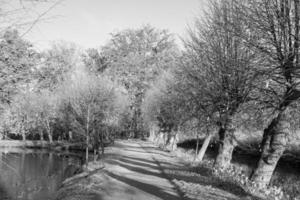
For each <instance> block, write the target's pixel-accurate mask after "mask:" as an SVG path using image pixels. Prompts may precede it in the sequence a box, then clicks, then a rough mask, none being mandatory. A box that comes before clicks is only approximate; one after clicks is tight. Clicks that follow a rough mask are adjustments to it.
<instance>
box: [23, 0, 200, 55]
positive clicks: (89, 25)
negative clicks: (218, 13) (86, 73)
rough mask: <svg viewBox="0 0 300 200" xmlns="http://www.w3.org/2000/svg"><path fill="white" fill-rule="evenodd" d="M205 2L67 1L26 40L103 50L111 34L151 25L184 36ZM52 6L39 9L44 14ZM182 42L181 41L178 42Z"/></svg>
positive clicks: (141, 0) (164, 0)
mask: <svg viewBox="0 0 300 200" xmlns="http://www.w3.org/2000/svg"><path fill="white" fill-rule="evenodd" d="M203 1H204V0H64V1H63V2H62V3H61V4H59V5H58V6H57V7H55V9H53V10H51V11H50V12H49V13H48V14H47V17H50V18H51V19H49V20H44V21H41V22H39V23H38V24H37V25H36V26H35V27H34V28H33V29H32V30H31V31H30V32H29V33H28V34H27V35H26V36H25V38H26V39H28V40H30V41H31V42H33V43H34V45H36V46H38V47H39V48H40V49H43V48H46V47H48V46H49V43H50V42H51V41H54V40H66V41H71V42H75V43H77V44H79V45H80V46H82V47H84V48H89V47H99V46H101V45H104V44H105V42H107V41H108V40H109V38H110V35H109V33H111V32H113V31H117V30H122V29H124V28H137V27H140V26H141V25H144V24H151V25H152V26H154V27H157V28H164V29H168V30H169V31H170V32H171V33H174V34H176V36H177V37H178V36H183V35H184V33H185V30H186V27H187V25H188V24H191V23H192V22H193V18H194V17H195V16H197V15H199V12H200V10H201V6H202V4H203ZM47 6H48V7H49V4H48V5H46V4H45V3H44V4H42V5H41V6H39V8H38V11H39V12H43V10H45V9H47ZM178 41H179V40H178Z"/></svg>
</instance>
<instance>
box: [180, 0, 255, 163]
mask: <svg viewBox="0 0 300 200" xmlns="http://www.w3.org/2000/svg"><path fill="white" fill-rule="evenodd" d="M230 24H234V25H235V30H238V31H240V32H244V31H245V27H244V24H243V23H241V21H240V15H239V13H238V12H236V8H235V7H234V6H233V3H232V1H230V0H229V1H218V2H212V3H211V4H210V12H208V13H207V14H206V16H205V20H204V21H203V20H200V19H198V20H196V23H195V30H192V29H191V30H190V31H189V39H188V40H187V41H186V42H185V44H186V45H185V46H186V49H187V51H186V52H187V53H186V54H187V56H188V62H187V63H186V65H184V66H185V67H184V68H183V69H184V70H183V71H184V73H185V76H186V77H187V78H186V79H185V80H188V81H189V82H190V84H189V85H190V88H191V89H190V90H195V91H198V92H195V91H191V94H193V93H195V94H197V93H198V94H200V95H199V96H198V97H201V98H202V100H201V101H200V102H202V103H200V104H199V106H198V107H199V108H206V109H204V110H203V109H202V111H204V113H214V117H212V116H207V117H209V118H210V119H211V120H212V122H213V124H215V125H217V126H218V127H219V131H218V136H219V150H218V151H219V152H218V156H217V158H216V161H215V165H216V166H217V167H220V168H226V167H227V166H228V165H229V164H230V161H231V156H232V152H233V149H234V147H235V145H236V141H235V138H234V137H235V136H234V134H235V130H236V128H237V126H236V123H235V121H234V116H235V115H236V114H237V113H238V112H240V108H241V106H242V105H243V104H244V103H246V102H248V101H251V98H250V97H251V95H252V93H253V91H254V90H255V85H256V84H259V82H258V81H259V80H258V79H257V77H258V76H257V73H256V70H255V69H256V67H257V65H258V64H259V61H260V60H259V59H258V56H257V53H256V51H253V50H252V49H250V48H248V46H246V45H245V44H244V42H243V40H242V39H241V38H239V37H237V36H236V35H235V34H234V33H233V31H232V30H233V29H232V27H231V26H229V25H230ZM194 96H195V95H194ZM198 99H199V98H198ZM207 108H208V110H207ZM196 110H199V109H196ZM200 110H201V109H200ZM205 110H206V111H205ZM207 117H205V118H207ZM205 118H204V119H205Z"/></svg>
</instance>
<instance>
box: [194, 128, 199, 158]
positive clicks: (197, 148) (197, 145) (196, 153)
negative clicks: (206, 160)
mask: <svg viewBox="0 0 300 200" xmlns="http://www.w3.org/2000/svg"><path fill="white" fill-rule="evenodd" d="M196 140H197V143H196V150H195V151H196V152H195V158H194V161H196V160H197V157H198V150H199V134H198V133H197V139H196Z"/></svg>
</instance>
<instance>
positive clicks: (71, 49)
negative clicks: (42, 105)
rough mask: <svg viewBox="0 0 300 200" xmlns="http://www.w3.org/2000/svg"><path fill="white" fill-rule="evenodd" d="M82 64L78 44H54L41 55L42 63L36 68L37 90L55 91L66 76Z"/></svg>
mask: <svg viewBox="0 0 300 200" xmlns="http://www.w3.org/2000/svg"><path fill="white" fill-rule="evenodd" d="M81 62H82V61H81V50H80V48H79V47H78V46H76V44H74V43H69V42H64V41H57V42H54V43H53V44H52V47H51V48H50V49H48V50H45V51H44V52H42V53H41V55H40V63H39V64H38V65H36V67H35V71H34V72H35V73H34V74H35V78H36V79H37V88H38V89H41V90H42V89H50V90H55V88H56V87H57V86H58V84H59V83H61V82H62V81H63V78H64V77H65V75H66V74H67V73H68V72H69V71H71V70H72V69H73V68H74V66H77V65H78V64H79V63H81Z"/></svg>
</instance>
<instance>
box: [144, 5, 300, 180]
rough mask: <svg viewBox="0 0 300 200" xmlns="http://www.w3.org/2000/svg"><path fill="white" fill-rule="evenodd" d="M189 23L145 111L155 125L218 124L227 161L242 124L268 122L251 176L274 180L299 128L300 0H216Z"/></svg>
mask: <svg viewBox="0 0 300 200" xmlns="http://www.w3.org/2000/svg"><path fill="white" fill-rule="evenodd" d="M208 7H209V8H208V9H207V10H206V12H205V14H204V16H202V17H201V18H198V19H197V20H196V21H195V24H194V26H193V28H190V29H188V34H189V37H188V38H187V39H186V40H185V41H184V44H185V50H184V51H183V53H182V55H180V59H179V60H177V63H176V67H175V68H172V69H171V70H169V71H168V72H167V73H166V74H164V75H162V76H160V77H159V79H162V80H159V81H156V83H155V84H153V86H152V88H151V89H150V90H149V91H148V92H147V94H146V96H147V98H146V101H145V102H144V104H143V111H144V112H143V113H144V116H145V119H146V122H147V124H148V127H149V130H150V133H151V134H153V135H154V136H155V135H156V136H158V137H159V134H160V133H161V132H163V133H166V134H168V133H169V134H170V133H171V132H172V131H173V132H174V131H175V132H176V129H178V128H180V127H183V126H190V128H192V127H193V126H194V127H201V128H200V129H199V128H198V130H202V131H203V132H205V134H206V139H205V142H204V145H202V149H201V151H200V153H199V159H200V160H201V159H202V158H203V154H204V152H205V150H206V148H207V146H208V144H209V140H210V138H211V135H212V134H213V133H214V132H217V135H218V138H219V150H218V155H217V157H216V160H215V166H216V167H218V168H227V167H228V166H229V164H230V161H231V157H232V153H233V150H234V148H235V146H236V145H237V142H238V141H237V139H236V137H237V134H238V133H240V132H237V130H246V129H248V130H251V131H253V132H254V131H256V130H262V129H263V130H264V131H263V139H262V142H261V145H260V148H261V158H260V160H259V162H258V163H257V168H256V170H255V171H254V172H253V174H252V176H251V179H252V180H253V181H254V182H256V183H257V184H258V185H259V186H266V185H268V184H269V182H270V179H271V177H272V174H273V172H274V170H275V167H276V165H277V162H278V160H279V159H280V157H281V156H282V154H283V152H284V151H285V148H286V146H287V138H288V137H290V136H291V134H292V133H293V130H296V129H298V128H299V127H298V126H297V125H298V124H299V121H298V119H297V116H298V113H299V112H298V110H299V107H298V102H299V101H298V100H299V97H300V90H299V87H298V85H299V78H300V77H299V67H300V66H299V36H300V34H299V27H300V20H299V14H300V7H299V0H286V1H280V0H271V1H270V0H250V1H246V0H245V1H240V0H239V1H238V0H223V1H213V2H211V3H209V6H208Z"/></svg>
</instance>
